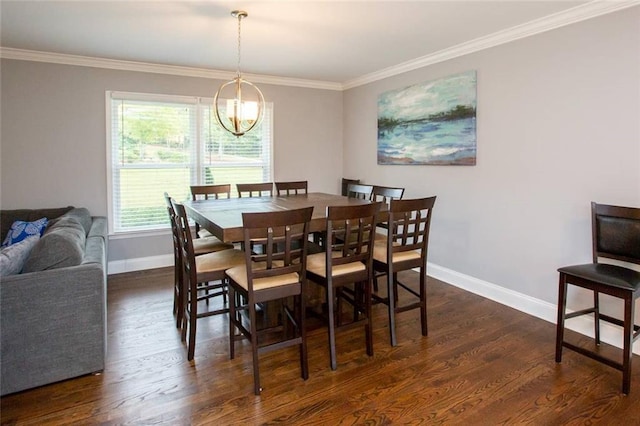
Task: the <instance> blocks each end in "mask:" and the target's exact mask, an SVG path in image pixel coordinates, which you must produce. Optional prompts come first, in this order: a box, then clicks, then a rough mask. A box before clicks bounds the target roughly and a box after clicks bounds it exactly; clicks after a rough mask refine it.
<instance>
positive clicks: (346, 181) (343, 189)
mask: <svg viewBox="0 0 640 426" xmlns="http://www.w3.org/2000/svg"><path fill="white" fill-rule="evenodd" d="M352 183H360V179H347V178H342V184H341V194H342V196H343V197H346V196H347V194H348V192H347V190H348V188H349V184H352Z"/></svg>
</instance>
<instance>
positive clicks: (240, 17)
mask: <svg viewBox="0 0 640 426" xmlns="http://www.w3.org/2000/svg"><path fill="white" fill-rule="evenodd" d="M241 22H242V15H241V14H239V15H238V68H237V69H238V78H240V34H241V31H240V30H241V28H240V27H241Z"/></svg>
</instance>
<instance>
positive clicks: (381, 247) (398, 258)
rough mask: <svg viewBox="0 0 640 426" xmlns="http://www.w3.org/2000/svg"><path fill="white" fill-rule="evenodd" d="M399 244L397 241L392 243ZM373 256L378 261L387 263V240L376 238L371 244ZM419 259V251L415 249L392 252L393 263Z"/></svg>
mask: <svg viewBox="0 0 640 426" xmlns="http://www.w3.org/2000/svg"><path fill="white" fill-rule="evenodd" d="M393 245H394V246H399V245H400V244H398V243H393ZM373 258H374V259H375V260H377V261H378V262H382V263H387V240H386V239H385V240H376V241H375V243H374V245H373ZM414 259H420V253H419V252H417V251H415V250H407V251H400V252H397V253H393V263H396V262H404V261H407V260H414Z"/></svg>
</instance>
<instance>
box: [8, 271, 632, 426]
mask: <svg viewBox="0 0 640 426" xmlns="http://www.w3.org/2000/svg"><path fill="white" fill-rule="evenodd" d="M403 278H405V280H407V281H408V282H409V283H411V284H412V285H417V282H418V276H417V273H415V272H406V273H403ZM172 279H173V273H172V271H171V269H169V268H166V269H158V270H152V271H144V272H136V273H128V274H121V275H115V276H111V277H109V283H108V286H109V289H108V356H107V365H106V368H105V371H104V372H103V373H102V374H101V375H90V376H84V377H79V378H76V379H72V380H67V381H64V382H60V383H56V384H52V385H48V386H43V387H40V388H37V389H32V390H28V391H25V392H21V393H17V394H13V395H8V396H5V397H3V398H2V400H1V410H2V412H1V415H2V424H3V425H13V424H17V425H18V424H19V425H43V424H44V425H47V424H50V425H76V424H81V425H93V424H106V425H110V424H124V425H127V424H131V425H138V424H162V425H165V424H166V425H187V424H193V425H205V424H216V425H226V424H287V425H289V424H304V425H327V424H343V425H352V424H353V425H356V424H357V425H361V424H367V425H387V424H429V425H437V424H443V425H452V424H453V425H455V424H468V425H476V424H508V425H513V424H536V425H559V424H563V425H564V424H568V425H573V424H640V405H639V404H638V402H640V364H638V360H637V359H635V363H636V369H635V372H634V374H633V377H632V391H631V395H630V396H628V397H625V396H623V395H622V394H621V393H620V381H621V373H620V372H619V371H616V370H614V369H612V368H609V367H606V366H604V365H602V364H600V363H597V362H595V361H593V360H590V359H588V358H585V357H583V356H580V355H579V354H576V353H573V352H572V351H565V352H564V356H563V362H562V364H556V363H555V361H554V343H555V342H554V339H555V328H554V325H553V324H550V323H547V322H545V321H542V320H539V319H536V318H533V317H530V316H528V315H526V314H523V313H521V312H518V311H516V310H513V309H510V308H508V307H505V306H502V305H499V304H497V303H495V302H492V301H490V300H487V299H483V298H481V297H479V296H476V295H474V294H471V293H467V292H465V291H463V290H460V289H458V288H455V287H453V286H450V285H447V284H445V283H442V282H439V281H437V280H435V279H432V278H429V280H428V287H429V290H428V297H429V300H428V305H429V336H428V337H422V336H421V334H420V320H419V315H418V312H417V311H415V312H407V313H402V314H399V315H398V322H397V332H398V336H399V340H398V342H399V344H398V346H396V347H391V346H389V343H388V330H387V327H388V326H387V317H386V315H387V314H386V307H385V306H383V305H375V306H374V307H373V317H374V324H375V326H374V356H373V357H368V356H367V355H366V353H365V351H364V350H363V347H364V333H363V332H362V330H361V328H359V327H358V328H353V329H350V330H345V331H343V332H340V331H339V332H338V333H337V336H336V338H337V341H336V347H337V351H338V369H337V370H336V371H331V370H330V369H329V367H328V364H329V363H328V356H329V355H328V343H327V332H326V328H325V327H323V326H321V325H320V324H319V323H318V322H317V321H316V322H314V320H313V319H312V320H310V321H309V323H310V324H309V326H310V331H309V336H308V339H309V369H310V371H309V380H307V381H303V380H302V379H300V372H299V367H298V353H297V350H296V349H295V348H288V349H284V350H281V351H276V352H272V353H268V354H265V355H263V356H262V357H261V359H260V366H261V381H262V385H263V388H264V390H263V392H262V395H261V396H254V395H253V392H252V389H253V377H252V368H251V352H250V347H249V345H248V343H247V342H243V343H239V344H237V348H236V359H234V360H229V356H228V340H227V334H226V333H227V330H228V323H227V319H226V318H225V317H224V316H214V317H209V318H204V319H201V320H199V321H200V322H199V323H198V336H197V339H198V346H197V349H196V354H195V359H194V361H193V362H191V363H190V362H188V361H187V360H186V355H187V354H186V348H185V346H184V344H183V343H182V342H181V341H180V336H179V332H178V330H177V329H176V328H175V323H174V319H173V316H172V303H173V300H172V297H173V296H172V291H173V290H172ZM550 285H552V284H550ZM568 337H571V338H572V339H573V340H574V341H575V342H578V343H585V342H586V339H585V338H583V337H582V336H579V335H577V334H575V333H570V332H569V335H568ZM602 350H603V351H611V352H614V353H615V352H616V351H617V350H616V349H615V348H613V349H612V348H610V347H608V346H606V345H603V348H602ZM633 389H635V391H634V390H633Z"/></svg>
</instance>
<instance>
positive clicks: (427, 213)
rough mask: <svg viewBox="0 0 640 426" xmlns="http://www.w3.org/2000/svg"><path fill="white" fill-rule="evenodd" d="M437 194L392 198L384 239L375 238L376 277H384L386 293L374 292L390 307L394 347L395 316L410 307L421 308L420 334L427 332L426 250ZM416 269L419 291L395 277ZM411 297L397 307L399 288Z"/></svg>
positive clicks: (390, 327)
mask: <svg viewBox="0 0 640 426" xmlns="http://www.w3.org/2000/svg"><path fill="white" fill-rule="evenodd" d="M435 202H436V197H428V198H418V199H412V200H391V202H390V204H389V211H388V220H387V227H388V234H387V236H386V238H385V239H384V240H376V242H375V245H374V249H373V268H374V270H375V271H376V276H375V279H378V278H380V277H383V276H386V278H387V286H386V287H387V294H386V297H382V296H380V295H379V294H375V293H374V295H373V297H374V300H375V301H376V302H383V303H385V304H386V305H387V306H388V310H389V334H390V340H391V345H392V346H396V344H397V339H396V327H395V316H396V314H397V313H400V312H404V311H409V310H412V309H419V310H420V325H421V328H422V335H423V336H426V335H427V331H428V330H427V249H428V245H429V228H430V226H431V214H432V212H433V206H434V204H435ZM415 268H418V269H419V273H420V288H419V289H418V291H415V290H414V289H412V288H410V287H409V286H408V285H406V284H404V283H402V282H400V281H399V280H398V272H401V271H407V270H412V269H415ZM399 288H402V289H404V290H405V291H406V293H407V294H408V295H409V296H412V297H413V301H412V302H410V303H404V304H403V305H402V306H400V305H399V304H398V303H399V298H398V289H399Z"/></svg>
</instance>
